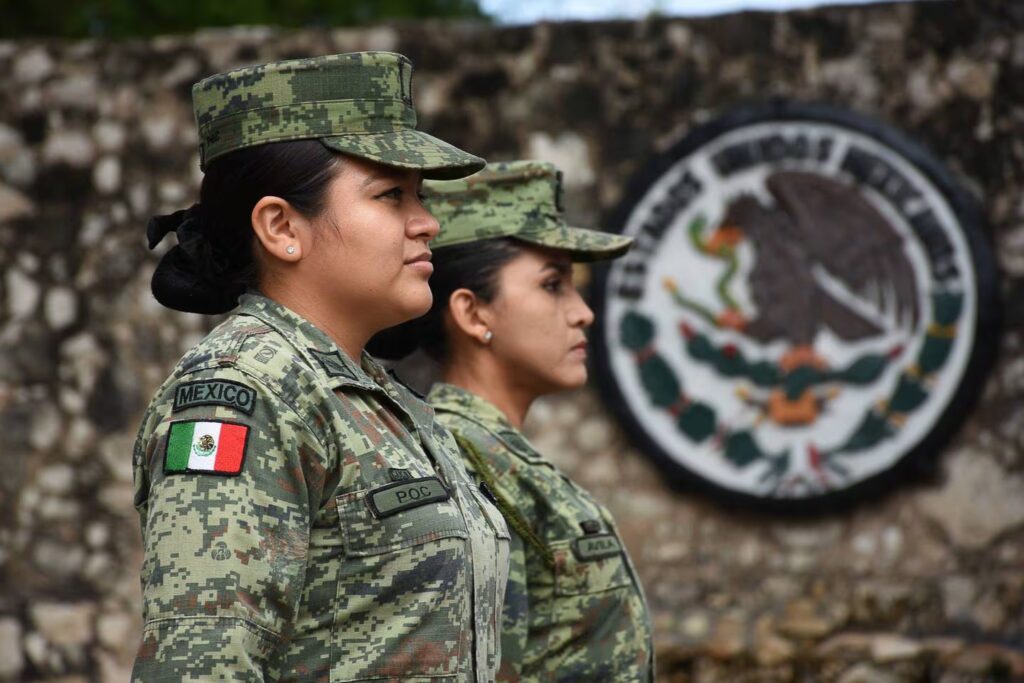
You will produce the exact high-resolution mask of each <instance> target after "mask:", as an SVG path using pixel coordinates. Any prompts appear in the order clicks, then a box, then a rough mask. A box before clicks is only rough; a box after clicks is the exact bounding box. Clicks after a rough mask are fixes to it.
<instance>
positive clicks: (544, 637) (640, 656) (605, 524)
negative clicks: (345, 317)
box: [427, 384, 653, 683]
mask: <svg viewBox="0 0 1024 683" xmlns="http://www.w3.org/2000/svg"><path fill="white" fill-rule="evenodd" d="M427 400H428V401H429V402H430V404H431V405H432V406H433V407H434V410H436V411H437V419H438V420H439V421H440V422H441V423H442V424H444V425H445V426H446V427H448V428H449V429H451V430H452V432H454V433H455V435H456V437H457V438H459V439H460V442H461V443H463V444H464V447H463V452H464V457H465V458H466V466H467V468H469V469H470V470H471V472H472V474H473V476H474V478H476V479H477V481H481V482H483V484H482V486H484V487H486V488H489V489H491V490H492V491H493V494H494V496H495V497H496V499H497V501H498V506H499V507H500V508H501V510H502V513H503V514H505V517H506V520H507V521H508V522H509V527H511V529H512V554H511V565H510V569H509V581H508V589H507V591H506V593H505V611H504V617H503V619H502V625H501V649H502V659H501V670H500V671H499V673H498V680H499V681H584V680H589V681H609V682H610V681H614V682H615V683H618V682H620V681H650V680H653V677H652V674H653V661H652V652H653V648H652V644H651V626H650V618H649V616H648V612H647V605H646V604H645V602H644V596H643V591H642V589H641V587H640V583H639V581H638V579H637V576H636V572H635V570H634V568H633V565H632V563H631V562H630V559H629V555H628V554H627V552H626V549H625V546H624V545H623V544H622V542H621V540H620V539H619V534H618V531H617V530H616V528H615V523H614V521H613V520H612V517H611V514H610V513H609V512H608V510H607V509H605V508H604V507H603V506H601V505H600V504H598V503H597V501H595V500H594V499H593V498H592V497H591V496H590V494H588V493H587V492H586V491H584V490H583V489H582V488H580V487H579V486H577V485H576V484H575V483H573V481H572V480H571V479H569V478H568V477H566V476H565V475H564V474H562V473H561V472H560V471H559V470H558V468H556V467H555V466H554V465H553V464H551V463H550V462H549V461H548V460H546V459H545V458H544V457H543V456H542V455H541V454H540V453H538V452H537V451H536V450H535V449H534V448H533V446H531V445H530V443H529V442H528V441H527V440H526V438H525V437H524V436H523V434H522V432H520V431H519V430H518V429H515V428H514V427H513V426H512V425H510V424H509V423H508V421H507V420H506V419H505V416H504V415H502V413H501V412H500V411H499V410H498V409H497V408H495V407H494V406H493V405H491V404H490V403H488V402H487V401H485V400H484V399H482V398H480V397H478V396H475V395H473V394H471V393H469V392H467V391H465V390H463V389H460V388H458V387H454V386H452V385H450V384H436V385H434V387H433V389H432V390H431V392H430V394H429V396H428V397H427Z"/></svg>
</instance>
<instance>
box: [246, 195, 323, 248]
mask: <svg viewBox="0 0 1024 683" xmlns="http://www.w3.org/2000/svg"><path fill="white" fill-rule="evenodd" d="M310 228H311V226H310V224H309V219H307V218H306V217H305V216H303V215H302V214H300V213H299V212H298V211H296V210H295V208H294V207H293V206H292V205H291V204H289V203H288V202H287V201H285V200H284V199H281V198H280V197H271V196H267V197H263V198H261V199H260V200H259V201H258V202H256V206H254V207H252V229H253V230H254V231H255V232H256V238H257V239H258V240H259V241H260V244H262V245H263V249H264V250H266V252H267V254H268V255H270V256H273V257H276V258H278V259H280V260H282V261H286V262H289V263H295V262H297V261H300V260H301V259H302V255H303V254H304V253H308V249H309V248H311V246H312V240H311V234H312V233H311V232H310Z"/></svg>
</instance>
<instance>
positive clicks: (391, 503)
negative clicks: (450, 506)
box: [366, 477, 451, 519]
mask: <svg viewBox="0 0 1024 683" xmlns="http://www.w3.org/2000/svg"><path fill="white" fill-rule="evenodd" d="M450 497H451V495H450V494H449V493H448V489H446V488H445V487H444V484H442V483H441V480H440V479H438V478H437V477H423V478H421V479H410V480H408V481H401V482H396V483H394V484H385V485H384V486H381V487H378V488H375V489H374V490H372V491H370V493H369V494H368V495H367V496H366V500H367V502H368V503H369V506H370V510H371V511H373V514H374V515H375V516H376V517H377V519H383V518H385V517H390V516H391V515H395V514H398V513H399V512H402V511H404V510H410V509H412V508H415V507H419V506H420V505H426V504H428V503H440V502H441V501H444V500H448V499H449V498H450Z"/></svg>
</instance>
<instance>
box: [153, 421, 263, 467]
mask: <svg viewBox="0 0 1024 683" xmlns="http://www.w3.org/2000/svg"><path fill="white" fill-rule="evenodd" d="M248 444H249V427H248V426H246V425H242V424H237V423H234V422H220V421H214V420H186V421H184V422H172V423H171V428H170V431H169V433H168V434H167V449H166V450H165V451H164V473H165V474H183V473H186V472H191V473H198V474H219V475H221V476H227V477H233V476H235V475H237V474H238V473H239V472H241V471H242V463H243V462H245V449H246V447H247V446H248Z"/></svg>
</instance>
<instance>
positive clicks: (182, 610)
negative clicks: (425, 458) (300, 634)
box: [133, 367, 327, 683]
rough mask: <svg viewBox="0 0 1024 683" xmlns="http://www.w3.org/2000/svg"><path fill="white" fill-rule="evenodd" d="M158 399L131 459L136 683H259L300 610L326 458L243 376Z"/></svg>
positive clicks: (287, 411)
mask: <svg viewBox="0 0 1024 683" xmlns="http://www.w3.org/2000/svg"><path fill="white" fill-rule="evenodd" d="M247 392H251V393H247ZM240 395H241V398H240ZM250 399H251V400H250ZM160 400H161V401H162V402H161V403H157V404H154V405H155V407H154V409H152V410H151V415H150V417H149V419H148V420H147V422H146V424H144V425H143V431H142V434H141V436H140V440H139V443H138V446H137V450H136V479H137V480H141V481H137V488H138V489H139V490H140V491H141V492H142V493H141V495H140V496H139V498H140V499H139V500H137V501H136V502H137V505H138V507H139V511H140V514H141V516H142V520H143V539H144V557H143V567H142V582H143V586H142V598H143V614H144V617H145V627H144V630H143V638H142V643H141V645H140V647H139V651H138V654H137V658H136V662H135V668H134V670H133V680H134V681H146V682H147V683H148V682H151V681H185V680H214V679H216V680H231V681H242V680H244V681H262V680H264V675H263V672H264V669H265V667H266V666H267V664H268V662H269V660H271V658H272V657H273V656H274V653H275V651H276V650H277V649H278V648H279V647H280V646H281V645H282V644H283V642H284V641H285V640H286V639H287V638H288V637H289V635H290V630H291V626H292V624H293V622H294V618H295V615H296V610H297V608H298V602H299V598H300V595H301V593H302V587H303V583H304V581H305V573H306V558H307V555H308V546H309V533H310V525H311V520H312V518H313V515H315V513H316V509H317V507H318V505H319V500H320V498H321V494H322V490H321V489H322V486H323V481H324V471H325V463H326V462H327V459H326V449H325V447H324V446H323V444H322V443H321V442H320V441H319V440H318V439H317V438H316V437H315V436H314V434H313V432H312V431H311V429H310V427H309V425H307V424H306V423H305V422H304V421H303V419H302V418H301V416H300V415H299V414H298V413H297V412H296V411H295V410H294V409H293V408H292V407H289V406H288V405H286V404H285V403H284V402H283V401H282V400H281V399H280V398H278V397H277V396H276V395H275V394H274V393H273V392H271V391H270V390H269V389H268V388H266V387H265V386H264V385H262V384H261V383H259V382H258V381H256V380H255V379H254V378H252V377H250V376H249V375H247V374H246V373H244V372H242V371H240V370H238V369H236V368H231V367H229V368H218V369H215V370H203V371H200V372H196V373H192V374H189V375H187V376H185V377H182V378H181V379H180V380H179V381H177V382H175V383H174V384H172V385H171V386H170V387H169V388H168V390H167V392H166V393H165V394H164V395H163V396H162V397H161V399H160Z"/></svg>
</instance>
